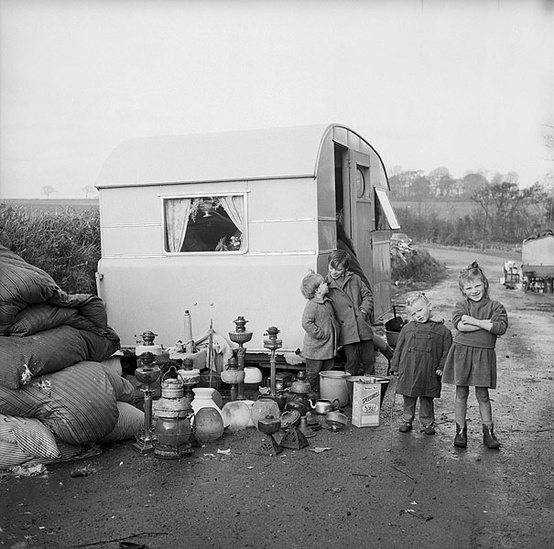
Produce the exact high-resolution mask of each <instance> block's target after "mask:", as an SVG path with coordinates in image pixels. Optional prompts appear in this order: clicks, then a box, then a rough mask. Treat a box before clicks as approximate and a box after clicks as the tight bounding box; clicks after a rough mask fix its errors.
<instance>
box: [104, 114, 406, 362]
mask: <svg viewBox="0 0 554 549" xmlns="http://www.w3.org/2000/svg"><path fill="white" fill-rule="evenodd" d="M96 186H97V188H98V190H99V193H100V218H101V241H102V258H101V260H100V262H99V264H98V273H97V278H98V291H99V295H100V296H101V297H102V298H103V300H104V302H105V304H106V308H107V313H108V318H109V323H110V325H111V326H112V327H113V328H114V329H115V330H116V331H117V333H118V334H119V336H120V337H121V340H122V345H123V346H124V347H125V346H129V347H132V346H134V345H135V344H136V343H137V338H138V334H141V333H142V332H143V331H144V330H145V329H149V330H153V331H155V333H156V334H158V337H157V342H160V343H162V344H165V345H166V346H167V345H174V343H175V342H176V341H177V340H179V339H182V338H183V311H184V310H189V311H190V314H191V317H192V321H193V331H194V335H196V334H201V333H204V332H205V331H206V330H208V328H209V327H210V324H211V323H212V322H213V328H214V330H215V331H216V332H220V333H222V334H223V335H226V334H227V333H228V332H229V331H233V330H234V328H235V326H234V324H233V320H234V319H235V318H237V317H238V316H239V315H240V316H243V317H244V318H245V319H246V320H247V321H248V325H247V328H248V330H250V331H252V332H253V337H252V340H251V341H250V342H249V343H248V344H247V351H248V353H249V355H251V354H255V353H264V354H265V353H266V349H264V332H265V331H266V329H267V328H268V327H269V326H277V327H278V328H279V329H280V334H279V338H281V339H282V341H283V348H282V349H280V350H279V352H280V353H281V354H282V355H283V356H284V357H285V358H286V360H287V361H290V363H294V362H298V360H299V359H298V356H297V355H295V351H296V350H297V349H299V348H301V347H302V340H303V330H302V327H301V317H302V311H303V308H304V305H305V300H304V298H303V297H302V295H301V293H300V289H299V287H300V282H301V280H302V278H303V277H304V276H305V275H306V273H307V272H308V271H309V270H310V269H313V270H314V271H317V272H320V273H322V274H324V273H326V272H327V261H328V257H329V254H330V253H331V252H332V251H333V250H335V249H337V246H338V245H339V242H338V237H337V231H338V229H340V228H341V229H342V230H343V231H344V233H345V234H346V236H347V237H348V239H350V240H351V241H352V244H353V246H354V248H355V252H356V254H357V258H358V260H359V263H360V264H361V267H362V269H363V271H364V272H365V273H366V275H367V277H368V279H369V281H370V283H371V285H372V288H373V291H374V295H375V318H376V319H378V318H379V317H381V316H383V315H385V314H386V313H387V312H389V311H390V309H391V306H390V250H389V247H390V234H391V229H397V228H399V225H398V221H397V219H396V216H395V214H394V211H393V209H392V207H391V204H390V202H389V198H388V193H389V184H388V179H387V174H386V171H385V166H384V164H383V162H382V160H381V158H380V156H379V155H378V153H377V152H376V151H375V149H374V148H373V147H372V146H371V145H370V144H369V142H368V141H366V139H364V138H363V137H362V136H360V135H359V134H358V133H356V132H355V131H353V130H351V129H349V128H347V127H345V126H342V125H339V124H332V125H329V126H308V127H295V128H275V129H269V130H256V131H242V132H229V133H215V134H202V135H183V136H165V137H151V138H143V139H133V140H130V141H127V142H124V143H122V144H121V145H120V146H118V147H117V148H116V149H115V150H114V151H113V153H112V154H111V155H110V156H109V157H108V159H107V160H106V162H105V164H104V166H103V168H102V170H101V173H100V175H99V177H98V180H97V184H96ZM339 223H340V227H339V225H338V224H339Z"/></svg>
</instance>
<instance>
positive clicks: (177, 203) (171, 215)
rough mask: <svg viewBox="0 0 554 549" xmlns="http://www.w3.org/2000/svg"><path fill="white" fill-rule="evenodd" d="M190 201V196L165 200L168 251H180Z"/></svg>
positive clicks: (183, 239)
mask: <svg viewBox="0 0 554 549" xmlns="http://www.w3.org/2000/svg"><path fill="white" fill-rule="evenodd" d="M191 203H192V200H191V199H190V198H170V199H168V200H166V201H165V223H166V227H167V243H168V244H167V245H168V247H169V251H170V252H180V251H181V248H182V247H183V242H184V241H185V234H186V232H187V225H188V222H189V213H190V206H191Z"/></svg>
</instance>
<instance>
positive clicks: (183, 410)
mask: <svg viewBox="0 0 554 549" xmlns="http://www.w3.org/2000/svg"><path fill="white" fill-rule="evenodd" d="M171 370H174V374H175V375H176V374H177V369H176V368H175V366H174V365H171V366H170V367H169V369H168V371H167V372H166V374H164V376H163V377H162V381H161V389H162V396H161V397H160V398H159V399H158V400H157V401H156V402H155V403H154V405H153V408H154V415H155V417H156V424H155V428H154V435H155V439H154V455H155V456H156V457H159V458H162V459H178V458H180V457H182V456H184V455H186V454H187V453H190V448H191V444H190V443H189V439H190V436H191V433H192V429H191V425H190V421H189V417H191V416H192V415H193V414H192V409H191V408H190V404H189V403H187V400H186V399H185V397H184V396H183V395H184V390H183V382H182V381H181V380H180V379H175V378H174V377H168V378H167V379H166V376H168V375H169V373H170V372H171Z"/></svg>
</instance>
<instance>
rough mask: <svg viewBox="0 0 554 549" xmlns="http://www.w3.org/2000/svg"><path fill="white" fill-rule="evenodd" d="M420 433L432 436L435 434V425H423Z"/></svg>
mask: <svg viewBox="0 0 554 549" xmlns="http://www.w3.org/2000/svg"><path fill="white" fill-rule="evenodd" d="M422 431H423V432H424V433H425V434H426V435H434V434H435V424H434V423H429V425H425V426H424V427H423V429H422Z"/></svg>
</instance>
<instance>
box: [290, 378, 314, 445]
mask: <svg viewBox="0 0 554 549" xmlns="http://www.w3.org/2000/svg"><path fill="white" fill-rule="evenodd" d="M310 391H311V385H310V382H309V381H308V380H307V377H306V372H305V371H304V370H300V371H299V372H298V374H297V375H296V380H295V381H293V383H292V385H291V386H290V394H291V395H292V397H291V399H290V400H289V402H288V403H287V405H286V407H287V409H289V410H290V409H296V410H298V412H299V413H300V416H301V417H300V427H299V430H300V431H301V432H302V433H303V434H304V436H305V437H306V438H311V437H314V436H315V432H314V431H313V429H312V428H311V425H310V424H309V422H308V417H307V416H308V413H309V411H310V400H309V398H308V395H309V393H310Z"/></svg>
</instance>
